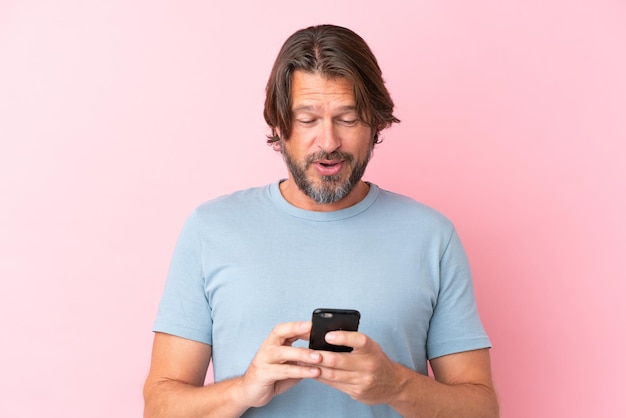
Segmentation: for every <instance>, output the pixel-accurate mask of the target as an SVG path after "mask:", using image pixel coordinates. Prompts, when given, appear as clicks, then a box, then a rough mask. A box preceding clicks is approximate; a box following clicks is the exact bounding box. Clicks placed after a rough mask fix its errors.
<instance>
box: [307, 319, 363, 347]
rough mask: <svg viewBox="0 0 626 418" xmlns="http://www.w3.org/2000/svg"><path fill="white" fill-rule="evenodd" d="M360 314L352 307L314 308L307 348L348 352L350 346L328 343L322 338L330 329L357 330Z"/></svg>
mask: <svg viewBox="0 0 626 418" xmlns="http://www.w3.org/2000/svg"><path fill="white" fill-rule="evenodd" d="M360 319H361V314H360V313H359V311H356V310H354V309H315V310H314V311H313V317H312V321H313V327H312V328H311V336H310V337H309V348H312V349H314V350H325V351H336V352H342V353H349V352H350V351H352V347H346V346H343V345H333V344H329V343H327V342H326V341H325V340H324V337H325V336H326V333H328V332H330V331H338V330H341V331H358V329H359V320H360Z"/></svg>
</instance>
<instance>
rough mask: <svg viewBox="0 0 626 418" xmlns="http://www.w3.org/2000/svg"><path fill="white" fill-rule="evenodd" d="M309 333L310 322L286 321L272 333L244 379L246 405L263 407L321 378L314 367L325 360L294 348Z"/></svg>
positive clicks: (307, 337) (242, 393)
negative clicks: (299, 385)
mask: <svg viewBox="0 0 626 418" xmlns="http://www.w3.org/2000/svg"><path fill="white" fill-rule="evenodd" d="M310 332H311V322H287V323H284V324H279V325H277V326H276V327H275V328H274V329H273V330H272V332H271V333H270V335H269V336H268V337H267V338H266V339H265V341H263V343H262V344H261V347H259V350H258V351H257V353H256V355H255V356H254V359H253V360H252V363H251V364H250V366H249V367H248V370H247V371H246V373H245V375H243V376H242V378H241V386H240V388H241V398H240V399H242V401H243V402H244V403H245V404H246V405H247V406H249V407H260V406H263V405H265V404H267V403H268V402H269V401H270V400H271V399H272V398H273V397H274V395H278V394H280V393H283V392H285V391H287V390H288V389H290V388H291V387H293V386H294V385H296V384H297V383H298V382H299V381H300V380H301V379H303V378H307V377H309V378H310V377H317V376H319V375H320V369H319V368H318V367H316V366H315V364H316V363H319V362H320V361H321V360H322V356H321V354H320V353H319V352H317V351H314V350H309V349H308V348H296V347H292V346H291V345H292V344H293V343H294V342H295V341H296V340H299V339H302V340H308V339H309V333H310Z"/></svg>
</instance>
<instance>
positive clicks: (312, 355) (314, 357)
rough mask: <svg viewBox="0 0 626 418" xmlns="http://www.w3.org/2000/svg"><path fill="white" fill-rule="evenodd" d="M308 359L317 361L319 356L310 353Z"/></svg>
mask: <svg viewBox="0 0 626 418" xmlns="http://www.w3.org/2000/svg"><path fill="white" fill-rule="evenodd" d="M309 357H310V358H311V360H315V361H318V360H319V359H320V354H319V353H311V354H309Z"/></svg>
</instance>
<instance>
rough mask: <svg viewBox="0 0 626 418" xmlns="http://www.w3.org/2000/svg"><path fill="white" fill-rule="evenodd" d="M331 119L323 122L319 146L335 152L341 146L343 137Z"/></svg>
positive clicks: (323, 149) (319, 135)
mask: <svg viewBox="0 0 626 418" xmlns="http://www.w3.org/2000/svg"><path fill="white" fill-rule="evenodd" d="M333 125H334V124H333V123H332V122H330V121H328V122H325V123H323V124H321V129H320V132H319V134H318V136H317V146H318V147H319V148H320V149H321V150H322V151H324V152H333V151H336V150H337V149H339V147H341V138H340V136H339V134H338V132H337V130H336V129H335V126H333Z"/></svg>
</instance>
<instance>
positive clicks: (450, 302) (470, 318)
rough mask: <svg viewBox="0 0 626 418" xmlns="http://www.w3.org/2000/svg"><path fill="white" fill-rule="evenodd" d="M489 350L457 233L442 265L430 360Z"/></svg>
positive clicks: (432, 327)
mask: <svg viewBox="0 0 626 418" xmlns="http://www.w3.org/2000/svg"><path fill="white" fill-rule="evenodd" d="M489 347H491V343H490V341H489V338H488V336H487V334H486V333H485V330H484V328H483V326H482V323H481V321H480V317H479V315H478V309H477V307H476V300H475V296H474V287H473V284H472V276H471V272H470V267H469V262H468V260H467V256H466V254H465V250H464V249H463V245H462V244H461V241H460V239H459V237H458V235H457V233H456V231H454V230H453V231H452V234H451V236H450V240H449V242H448V245H447V246H446V248H445V250H444V252H443V255H442V257H441V261H440V277H439V293H438V297H437V303H436V305H435V307H434V311H433V316H432V318H431V321H430V327H429V330H428V340H427V354H428V358H429V359H433V358H436V357H441V356H444V355H447V354H453V353H459V352H463V351H469V350H476V349H480V348H489Z"/></svg>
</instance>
